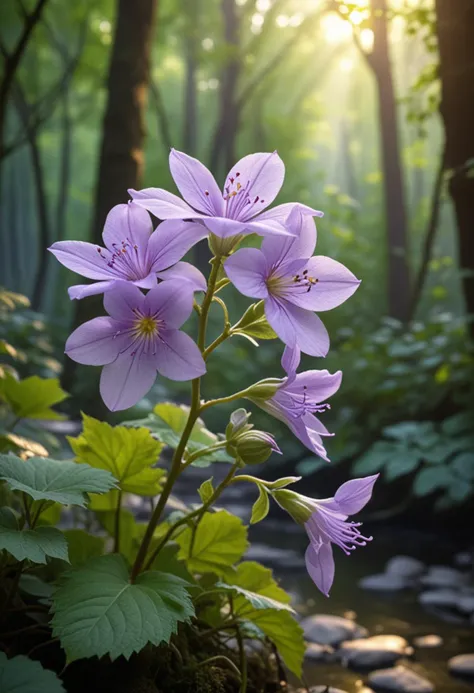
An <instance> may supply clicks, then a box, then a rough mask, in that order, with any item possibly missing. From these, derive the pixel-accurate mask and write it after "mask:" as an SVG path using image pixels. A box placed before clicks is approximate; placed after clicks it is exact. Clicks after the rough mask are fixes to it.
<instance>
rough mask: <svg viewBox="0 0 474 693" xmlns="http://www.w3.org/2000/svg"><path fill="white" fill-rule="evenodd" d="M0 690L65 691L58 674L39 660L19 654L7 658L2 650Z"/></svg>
mask: <svg viewBox="0 0 474 693" xmlns="http://www.w3.org/2000/svg"><path fill="white" fill-rule="evenodd" d="M0 690H1V691H2V693H64V690H65V689H64V688H63V685H62V683H61V681H60V680H59V679H58V678H57V676H56V674H55V673H54V672H52V671H48V669H43V667H42V666H41V664H40V663H39V662H34V661H33V660H31V659H28V657H24V656H23V655H18V656H17V657H12V658H11V659H8V658H7V655H6V654H5V653H4V652H0Z"/></svg>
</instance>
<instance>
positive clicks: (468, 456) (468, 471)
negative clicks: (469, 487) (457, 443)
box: [451, 452, 474, 481]
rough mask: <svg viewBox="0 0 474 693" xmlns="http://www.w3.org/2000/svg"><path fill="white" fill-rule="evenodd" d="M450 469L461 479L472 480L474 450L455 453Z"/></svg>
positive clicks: (473, 473) (473, 478)
mask: <svg viewBox="0 0 474 693" xmlns="http://www.w3.org/2000/svg"><path fill="white" fill-rule="evenodd" d="M451 469H452V470H453V472H455V473H456V474H458V475H459V476H460V477H461V478H462V479H466V480H467V481H474V452H462V453H461V454H460V455H457V456H456V457H455V458H454V460H453V462H452V464H451Z"/></svg>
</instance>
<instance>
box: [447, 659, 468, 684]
mask: <svg viewBox="0 0 474 693" xmlns="http://www.w3.org/2000/svg"><path fill="white" fill-rule="evenodd" d="M448 669H449V671H450V672H451V674H454V676H463V677H466V678H468V679H474V654H463V655H457V656H456V657H451V659H450V660H449V661H448Z"/></svg>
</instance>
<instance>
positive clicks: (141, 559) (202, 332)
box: [130, 257, 222, 582]
mask: <svg viewBox="0 0 474 693" xmlns="http://www.w3.org/2000/svg"><path fill="white" fill-rule="evenodd" d="M221 263H222V259H221V258H220V257H214V258H212V260H211V264H212V269H211V273H210V275H209V281H208V284H207V291H206V294H205V296H204V300H203V302H202V305H201V314H200V316H199V330H198V339H197V344H198V347H199V349H200V351H201V353H203V352H204V350H205V342H206V329H207V320H208V316H209V309H210V307H211V303H212V297H213V295H214V290H215V286H216V282H217V277H218V275H219V270H220V266H221ZM200 391H201V379H200V378H196V379H195V380H193V381H192V394H191V407H190V409H189V415H188V420H187V422H186V426H185V427H184V430H183V432H182V434H181V439H180V441H179V443H178V446H177V448H176V450H175V453H174V455H173V460H172V463H171V469H170V473H169V475H168V478H167V480H166V483H165V485H164V487H163V490H162V492H161V495H160V498H159V501H158V503H157V504H156V507H155V510H154V511H153V514H152V516H151V518H150V521H149V523H148V527H147V528H146V532H145V534H144V536H143V539H142V542H141V544H140V548H139V549H138V553H137V557H136V559H135V563H134V564H133V568H132V572H131V574H130V580H131V582H134V581H135V579H136V577H137V575H138V574H139V573H140V571H141V569H142V567H143V564H144V563H145V560H146V555H147V552H148V549H149V546H150V543H151V541H152V539H153V534H154V531H155V529H156V527H157V525H158V522H159V521H160V518H161V515H162V513H163V510H164V509H165V507H166V503H167V501H168V498H169V496H170V494H171V491H172V489H173V486H174V482H175V481H176V479H177V478H178V476H179V474H180V472H181V468H182V459H183V455H184V452H185V450H186V444H187V442H188V440H189V436H190V435H191V433H192V430H193V427H194V424H195V423H196V419H197V418H198V416H199V413H200Z"/></svg>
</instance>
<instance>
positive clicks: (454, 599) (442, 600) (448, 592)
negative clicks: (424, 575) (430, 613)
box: [418, 589, 459, 608]
mask: <svg viewBox="0 0 474 693" xmlns="http://www.w3.org/2000/svg"><path fill="white" fill-rule="evenodd" d="M458 600H459V593H458V592H455V591H454V590H452V589H439V590H426V591H425V592H421V594H420V595H419V596H418V601H419V602H420V604H423V606H440V607H444V608H454V607H456V605H457V603H458Z"/></svg>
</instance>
